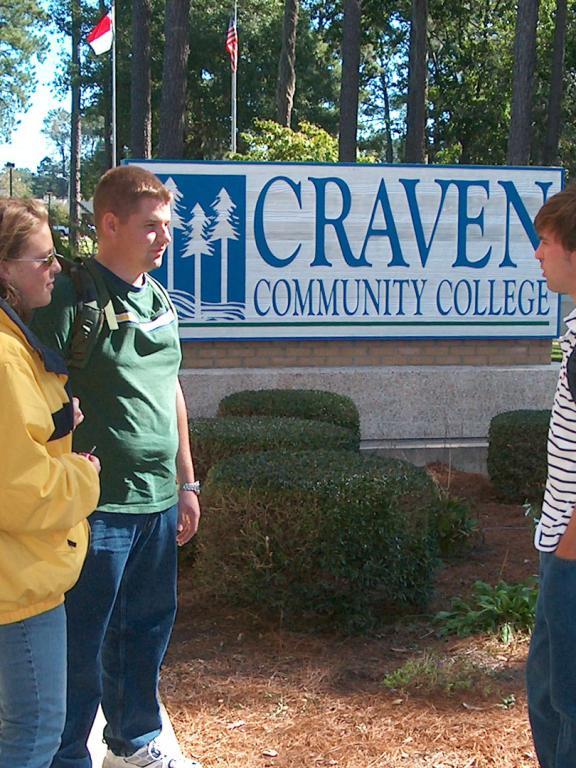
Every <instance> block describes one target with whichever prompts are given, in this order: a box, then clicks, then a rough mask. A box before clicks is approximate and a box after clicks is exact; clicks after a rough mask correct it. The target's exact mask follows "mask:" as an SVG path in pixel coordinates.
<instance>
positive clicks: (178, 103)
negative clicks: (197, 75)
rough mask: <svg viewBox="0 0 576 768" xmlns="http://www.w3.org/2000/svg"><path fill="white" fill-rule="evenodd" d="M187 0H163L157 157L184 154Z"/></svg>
mask: <svg viewBox="0 0 576 768" xmlns="http://www.w3.org/2000/svg"><path fill="white" fill-rule="evenodd" d="M189 16H190V0H167V2H166V20H165V25H164V31H165V43H164V67H163V72H162V101H161V106H160V139H159V142H158V157H170V158H181V157H183V155H184V112H185V108H186V75H187V71H188V53H189V51H190V45H189V42H188V19H189Z"/></svg>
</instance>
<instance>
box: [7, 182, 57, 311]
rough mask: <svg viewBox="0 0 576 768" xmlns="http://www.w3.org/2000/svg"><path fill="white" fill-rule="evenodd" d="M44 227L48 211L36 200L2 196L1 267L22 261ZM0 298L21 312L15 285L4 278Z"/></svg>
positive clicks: (46, 222)
mask: <svg viewBox="0 0 576 768" xmlns="http://www.w3.org/2000/svg"><path fill="white" fill-rule="evenodd" d="M41 224H48V212H47V210H46V208H45V207H44V206H43V205H42V204H41V203H39V202H37V201H36V200H32V199H28V198H26V199H24V198H18V197H0V264H2V263H3V262H5V261H14V260H15V259H18V258H20V256H21V254H22V252H23V251H24V249H25V248H26V244H27V241H28V238H29V237H31V236H32V235H33V234H34V233H35V232H36V231H37V230H38V228H39V227H40V225H41ZM0 296H1V297H2V298H3V299H5V300H6V301H7V302H8V304H10V306H11V307H12V308H13V309H15V310H16V311H17V312H20V297H19V296H18V293H17V291H16V289H15V288H14V286H12V285H10V283H8V282H7V281H6V280H5V279H4V278H2V277H0Z"/></svg>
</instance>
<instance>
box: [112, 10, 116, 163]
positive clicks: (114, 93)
mask: <svg viewBox="0 0 576 768" xmlns="http://www.w3.org/2000/svg"><path fill="white" fill-rule="evenodd" d="M111 10H112V136H111V144H112V168H115V167H116V158H117V154H116V6H115V5H114V3H112V9H111Z"/></svg>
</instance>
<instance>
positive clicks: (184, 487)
mask: <svg viewBox="0 0 576 768" xmlns="http://www.w3.org/2000/svg"><path fill="white" fill-rule="evenodd" d="M180 490H181V491H192V493H195V494H196V496H198V494H199V493H200V480H195V481H194V482H193V483H182V484H181V485H180Z"/></svg>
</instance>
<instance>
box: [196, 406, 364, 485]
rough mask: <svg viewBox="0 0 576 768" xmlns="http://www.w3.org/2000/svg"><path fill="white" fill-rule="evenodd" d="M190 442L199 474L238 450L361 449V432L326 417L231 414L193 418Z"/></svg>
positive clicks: (201, 475)
mask: <svg viewBox="0 0 576 768" xmlns="http://www.w3.org/2000/svg"><path fill="white" fill-rule="evenodd" d="M189 426H190V442H191V447H192V455H193V456H194V468H195V471H196V474H197V476H198V477H199V478H200V479H201V480H203V479H204V478H205V477H206V475H207V473H208V470H209V469H210V467H212V466H213V465H214V464H216V463H217V462H218V461H220V460H221V459H224V458H226V457H228V456H233V455H235V454H237V453H260V452H262V451H274V450H285V451H300V450H302V451H304V450H313V449H316V448H328V449H333V450H340V449H343V450H351V451H354V450H358V448H359V439H358V435H357V433H355V432H353V431H352V430H350V429H345V428H344V427H339V426H337V425H336V424H329V423H328V422H324V421H316V422H314V421H307V420H305V419H291V418H280V417H273V416H260V417H257V416H235V417H233V416H229V417H226V418H215V419H194V420H191V421H190V425H189Z"/></svg>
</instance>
